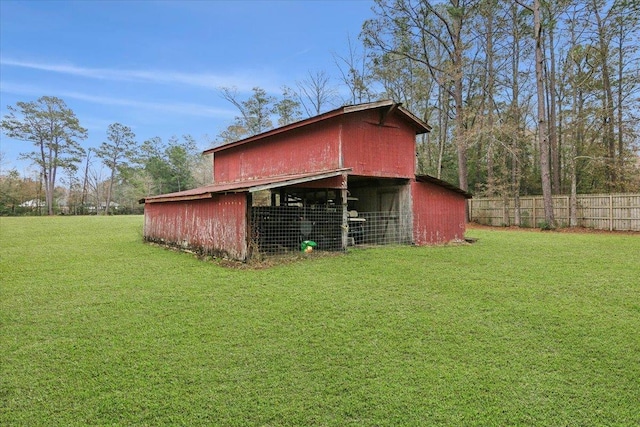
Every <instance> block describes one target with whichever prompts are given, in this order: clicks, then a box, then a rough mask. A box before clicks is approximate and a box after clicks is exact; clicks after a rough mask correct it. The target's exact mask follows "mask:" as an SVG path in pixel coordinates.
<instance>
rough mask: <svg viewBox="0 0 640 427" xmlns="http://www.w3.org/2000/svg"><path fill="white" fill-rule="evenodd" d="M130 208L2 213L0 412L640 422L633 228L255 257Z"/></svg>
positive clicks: (119, 420)
mask: <svg viewBox="0 0 640 427" xmlns="http://www.w3.org/2000/svg"><path fill="white" fill-rule="evenodd" d="M142 222H143V219H142V217H139V216H138V217H135V216H130V217H54V218H0V280H1V288H0V425H2V426H22V425H24V426H74V425H77V426H84V425H101V426H103V425H123V426H124V425H127V426H128V425H149V426H160V425H185V426H186V425H189V426H193V425H220V426H427V425H444V426H449V425H450V426H470V425H478V426H507V425H509V426H533V425H535V426H638V425H640V236H638V235H612V234H606V233H603V234H575V233H556V232H544V233H542V232H528V231H512V230H493V229H471V230H469V231H468V233H467V234H468V236H469V237H474V238H477V239H478V241H477V242H476V243H474V244H472V245H458V246H440V247H420V248H418V247H399V246H398V247H380V248H375V249H357V250H350V251H349V252H348V253H346V254H344V255H339V256H321V254H312V255H311V256H309V257H300V259H297V260H293V261H289V262H287V263H283V264H281V265H273V266H271V267H269V268H260V269H255V268H247V267H246V266H244V267H242V268H238V267H233V266H228V265H222V264H221V263H219V262H217V261H202V260H199V259H197V258H196V257H194V256H193V255H190V254H185V253H179V252H175V251H171V250H166V249H163V248H160V247H157V246H151V245H147V244H144V243H143V241H142Z"/></svg>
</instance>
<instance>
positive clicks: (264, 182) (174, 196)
mask: <svg viewBox="0 0 640 427" xmlns="http://www.w3.org/2000/svg"><path fill="white" fill-rule="evenodd" d="M349 171H351V169H350V168H342V169H334V170H329V171H322V172H314V173H306V174H295V175H284V176H277V177H271V178H265V179H255V180H250V181H241V182H232V183H225V184H211V185H207V186H204V187H199V188H194V189H192V190H186V191H179V192H176V193H169V194H161V195H159V196H152V197H146V198H144V199H141V200H140V203H162V202H177V201H186V200H201V199H210V198H212V197H213V195H214V194H221V193H244V192H254V191H260V190H266V189H270V188H278V187H285V186H287V185H296V184H302V183H305V182H310V181H317V180H321V179H326V178H332V177H335V176H338V175H342V174H343V173H347V172H349Z"/></svg>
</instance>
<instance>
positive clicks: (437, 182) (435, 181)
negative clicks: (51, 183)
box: [416, 175, 473, 199]
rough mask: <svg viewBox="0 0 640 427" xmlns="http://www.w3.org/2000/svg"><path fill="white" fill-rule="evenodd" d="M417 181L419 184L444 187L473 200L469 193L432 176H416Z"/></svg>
mask: <svg viewBox="0 0 640 427" xmlns="http://www.w3.org/2000/svg"><path fill="white" fill-rule="evenodd" d="M416 181H418V182H429V183H431V184H435V185H438V186H440V187H444V188H446V189H447V190H451V191H453V192H455V193H458V194H462V195H463V196H464V197H465V199H471V198H473V195H472V194H471V193H469V192H468V191H464V190H463V189H462V188H459V187H456V186H455V185H453V184H450V183H448V182H447V181H443V180H441V179H438V178H436V177H434V176H431V175H416Z"/></svg>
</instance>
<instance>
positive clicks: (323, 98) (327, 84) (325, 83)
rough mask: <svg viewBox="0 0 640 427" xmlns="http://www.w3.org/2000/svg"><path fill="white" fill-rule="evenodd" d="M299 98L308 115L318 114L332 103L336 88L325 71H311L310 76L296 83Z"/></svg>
mask: <svg viewBox="0 0 640 427" xmlns="http://www.w3.org/2000/svg"><path fill="white" fill-rule="evenodd" d="M296 86H297V87H298V100H299V101H300V104H301V105H302V108H303V109H304V111H305V113H306V114H307V117H313V116H317V115H318V114H320V113H322V112H323V111H325V110H326V109H327V108H328V107H329V106H331V105H332V103H333V101H334V99H335V97H336V90H335V88H333V87H332V86H331V78H330V77H329V75H328V74H327V73H326V72H325V71H316V72H315V73H313V72H311V71H309V76H308V78H306V79H304V80H302V81H299V82H297V83H296Z"/></svg>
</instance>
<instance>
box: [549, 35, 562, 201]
mask: <svg viewBox="0 0 640 427" xmlns="http://www.w3.org/2000/svg"><path fill="white" fill-rule="evenodd" d="M549 61H550V63H551V64H550V70H549V78H548V81H549V87H548V89H549V148H550V150H551V184H552V185H551V189H552V191H553V192H554V193H555V194H560V193H561V188H560V166H561V165H560V144H559V143H558V129H557V123H558V119H557V116H556V109H557V106H558V105H557V98H558V94H557V90H556V55H555V49H554V45H553V25H551V26H550V27H549Z"/></svg>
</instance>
